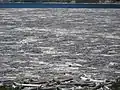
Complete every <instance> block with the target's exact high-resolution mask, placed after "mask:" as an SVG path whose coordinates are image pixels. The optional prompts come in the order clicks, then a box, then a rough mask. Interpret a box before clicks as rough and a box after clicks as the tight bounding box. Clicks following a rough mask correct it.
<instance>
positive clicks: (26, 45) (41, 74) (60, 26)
mask: <svg viewBox="0 0 120 90" xmlns="http://www.w3.org/2000/svg"><path fill="white" fill-rule="evenodd" d="M119 24H120V10H119V9H0V80H3V79H4V80H6V79H7V80H8V79H15V78H16V77H17V78H20V77H34V78H45V79H51V78H53V77H58V76H62V75H63V76H65V75H67V76H73V77H76V76H79V75H80V74H86V75H91V76H92V77H94V78H101V79H105V78H110V79H112V78H114V77H116V76H118V75H120V67H119V66H120V60H119V59H120V25H119Z"/></svg>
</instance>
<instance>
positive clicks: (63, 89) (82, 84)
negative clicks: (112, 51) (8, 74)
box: [0, 76, 120, 90]
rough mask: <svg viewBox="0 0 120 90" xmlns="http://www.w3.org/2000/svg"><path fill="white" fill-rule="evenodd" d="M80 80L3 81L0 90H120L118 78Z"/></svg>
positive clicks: (69, 78)
mask: <svg viewBox="0 0 120 90" xmlns="http://www.w3.org/2000/svg"><path fill="white" fill-rule="evenodd" d="M79 78H80V80H75V79H74V78H71V77H68V78H65V79H62V80H60V79H58V78H55V79H52V80H50V81H35V80H34V79H24V80H23V81H20V82H18V81H19V80H18V81H10V80H9V81H4V82H1V84H0V90H120V77H118V78H116V79H115V80H93V79H91V78H87V77H83V76H81V77H79Z"/></svg>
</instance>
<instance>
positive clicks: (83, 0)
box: [0, 0, 120, 3]
mask: <svg viewBox="0 0 120 90" xmlns="http://www.w3.org/2000/svg"><path fill="white" fill-rule="evenodd" d="M0 2H1V3H2V2H41V3H119V2H120V0H0Z"/></svg>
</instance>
